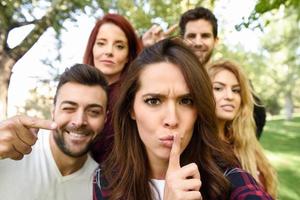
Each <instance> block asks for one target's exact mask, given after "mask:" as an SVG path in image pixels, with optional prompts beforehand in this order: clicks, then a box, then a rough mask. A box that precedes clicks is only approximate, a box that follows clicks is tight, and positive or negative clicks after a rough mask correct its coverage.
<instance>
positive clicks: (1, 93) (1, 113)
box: [0, 51, 16, 120]
mask: <svg viewBox="0 0 300 200" xmlns="http://www.w3.org/2000/svg"><path fill="white" fill-rule="evenodd" d="M15 63H16V61H15V60H14V59H12V58H10V57H9V56H8V55H7V54H6V53H5V52H4V51H2V52H0V120H3V119H6V118H7V96H8V85H9V81H10V78H11V73H12V67H13V65H14V64H15Z"/></svg>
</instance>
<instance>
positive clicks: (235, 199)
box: [224, 168, 272, 200]
mask: <svg viewBox="0 0 300 200" xmlns="http://www.w3.org/2000/svg"><path fill="white" fill-rule="evenodd" d="M224 175H225V176H226V178H227V179H228V181H229V182H230V185H231V194H230V199H232V200H271V199H272V198H271V196H270V195H269V194H268V193H266V192H265V191H264V189H263V188H262V187H261V186H260V185H259V184H258V183H257V182H256V181H255V179H254V178H253V177H252V176H251V175H250V174H249V173H247V172H245V171H244V170H242V169H240V168H232V169H227V170H226V171H225V173H224Z"/></svg>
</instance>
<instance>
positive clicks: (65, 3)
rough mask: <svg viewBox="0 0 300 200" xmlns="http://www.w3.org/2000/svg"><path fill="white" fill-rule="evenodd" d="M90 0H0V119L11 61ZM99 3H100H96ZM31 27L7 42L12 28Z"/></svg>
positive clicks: (5, 103)
mask: <svg viewBox="0 0 300 200" xmlns="http://www.w3.org/2000/svg"><path fill="white" fill-rule="evenodd" d="M91 3H92V0H54V1H48V0H42V1H29V0H3V1H1V2H0V74H1V76H0V91H1V93H0V119H3V118H5V117H6V113H7V93H8V86H9V81H10V78H11V72H12V68H13V66H14V64H15V63H16V62H17V61H18V60H19V59H20V58H21V57H22V56H23V55H24V54H25V53H26V52H27V51H28V50H29V49H30V48H31V47H32V46H33V45H34V44H35V43H36V42H37V40H38V39H39V38H40V36H41V35H42V34H43V33H44V32H45V31H46V30H47V29H48V28H49V27H52V28H53V29H54V30H55V31H56V32H57V33H58V34H59V33H60V30H61V29H62V24H63V21H64V20H65V19H68V18H70V19H74V13H76V12H77V11H80V10H81V11H82V10H83V9H84V8H85V6H86V5H90V4H91ZM99 3H100V2H99ZM29 25H30V26H32V30H31V31H30V33H29V34H28V35H26V36H25V38H24V39H23V40H22V42H21V43H20V44H18V45H17V46H15V47H13V48H11V47H10V46H9V45H8V36H9V33H10V32H11V31H12V30H13V29H16V28H20V27H23V26H29Z"/></svg>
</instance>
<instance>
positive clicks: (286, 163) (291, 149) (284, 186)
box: [260, 116, 300, 200]
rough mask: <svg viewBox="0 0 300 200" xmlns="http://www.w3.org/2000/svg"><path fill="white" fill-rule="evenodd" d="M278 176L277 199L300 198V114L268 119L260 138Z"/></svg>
mask: <svg viewBox="0 0 300 200" xmlns="http://www.w3.org/2000/svg"><path fill="white" fill-rule="evenodd" d="M260 142H261V144H262V145H263V147H264V148H265V151H266V154H267V156H268V158H269V159H270V161H271V163H272V164H273V166H274V167H275V168H276V170H277V173H278V178H279V187H278V188H279V199H280V200H299V199H300V116H296V117H294V118H293V119H292V120H291V121H285V120H283V119H276V120H269V121H268V122H267V124H266V126H265V128H264V133H263V135H262V137H261V139H260Z"/></svg>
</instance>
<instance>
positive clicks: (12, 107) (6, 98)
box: [0, 0, 300, 200]
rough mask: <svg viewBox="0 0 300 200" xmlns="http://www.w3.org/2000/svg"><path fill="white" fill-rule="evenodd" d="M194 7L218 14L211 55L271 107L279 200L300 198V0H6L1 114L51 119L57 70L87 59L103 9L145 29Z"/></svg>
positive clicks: (0, 4)
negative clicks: (233, 67) (236, 71)
mask: <svg viewBox="0 0 300 200" xmlns="http://www.w3.org/2000/svg"><path fill="white" fill-rule="evenodd" d="M195 6H204V7H207V8H209V9H211V10H212V11H213V13H214V14H215V15H216V17H217V18H218V22H219V38H220V42H219V45H218V46H217V49H216V50H215V53H214V56H213V59H218V58H229V59H232V60H234V61H236V62H238V63H240V64H241V65H242V66H243V68H244V69H245V71H246V72H247V74H248V76H249V79H250V80H251V83H252V85H253V88H254V90H255V92H256V93H257V95H258V96H259V97H260V98H261V100H262V102H263V104H264V105H265V106H266V109H267V114H268V117H267V124H266V126H265V128H264V133H263V135H262V138H261V143H262V144H263V146H264V147H265V151H266V153H267V155H268V158H269V159H270V160H271V161H272V164H273V165H274V166H275V168H276V169H277V171H278V174H279V182H280V184H279V192H280V199H284V200H298V199H300V191H299V190H298V187H299V185H300V170H299V168H300V20H299V19H300V1H299V0H269V1H267V0H247V1H246V0H206V1H204V0H202V1H201V0H165V1H157V0H132V1H130V0H52V1H50V0H49V1H48V0H2V1H0V42H1V47H0V120H3V119H6V118H8V117H10V116H13V115H15V114H28V115H31V116H37V117H42V118H48V119H50V118H51V116H50V109H51V106H52V97H53V94H54V92H55V91H54V89H55V86H56V84H57V82H56V81H57V77H58V75H59V74H60V73H61V72H63V71H64V69H65V68H66V67H70V66H71V65H73V64H74V63H77V62H81V61H82V58H83V52H84V49H85V45H86V43H87V39H88V37H89V34H90V31H91V29H92V27H93V26H94V23H95V20H96V19H97V18H99V17H101V16H102V15H103V14H104V13H107V12H113V13H119V14H122V15H124V16H125V17H126V18H127V19H128V20H129V21H130V22H131V23H132V25H133V26H134V27H135V28H136V30H137V32H138V35H142V34H143V33H144V32H145V31H146V30H147V29H149V28H150V27H151V25H152V24H153V23H157V24H160V25H161V26H162V27H163V28H164V29H165V30H166V29H167V28H168V27H169V26H171V25H173V24H175V23H178V21H179V18H180V14H181V13H183V12H185V11H186V10H188V9H190V8H194V7H195ZM176 34H178V33H176Z"/></svg>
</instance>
